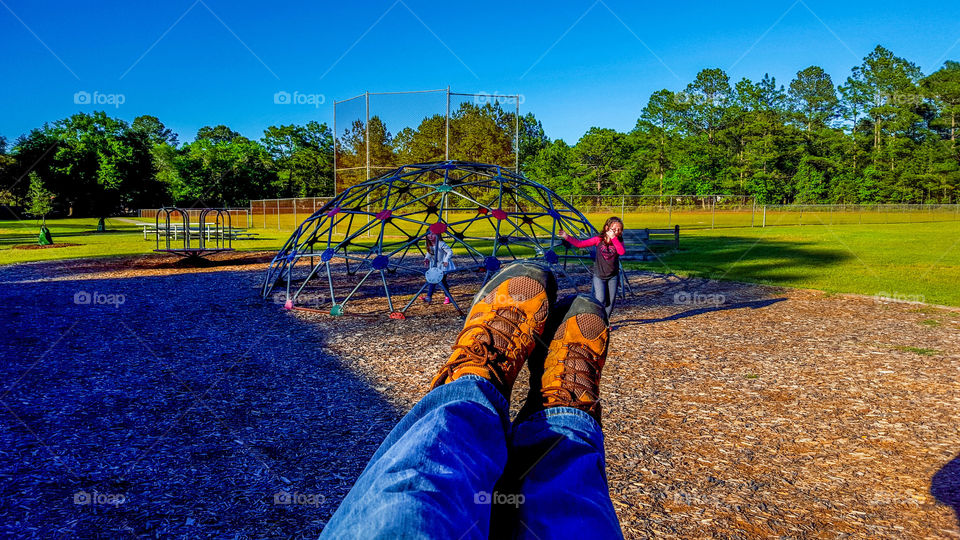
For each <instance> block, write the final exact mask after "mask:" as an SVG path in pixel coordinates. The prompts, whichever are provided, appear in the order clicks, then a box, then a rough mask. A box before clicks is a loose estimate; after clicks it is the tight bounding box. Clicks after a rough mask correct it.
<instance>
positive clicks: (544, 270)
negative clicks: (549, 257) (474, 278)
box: [470, 261, 557, 309]
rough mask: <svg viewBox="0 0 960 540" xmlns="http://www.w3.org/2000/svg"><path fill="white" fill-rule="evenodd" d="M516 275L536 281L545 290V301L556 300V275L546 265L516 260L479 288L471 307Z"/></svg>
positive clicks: (551, 302) (550, 303)
mask: <svg viewBox="0 0 960 540" xmlns="http://www.w3.org/2000/svg"><path fill="white" fill-rule="evenodd" d="M516 277H528V278H530V279H533V280H534V281H537V282H538V283H540V284H541V285H543V288H544V289H545V290H546V291H547V301H548V302H549V305H551V306H552V305H553V303H554V302H555V301H556V300H557V277H556V276H554V275H553V271H551V270H550V268H548V267H547V266H545V265H543V264H540V263H537V262H533V261H518V262H513V263H510V264H509V265H507V266H505V267H503V269H502V270H500V271H499V272H497V273H496V274H495V275H494V276H493V277H492V278H490V281H488V282H487V284H486V285H484V286H483V287H481V288H480V290H479V291H478V292H477V294H476V295H474V297H473V302H471V303H470V307H471V309H472V308H473V306H475V305H476V304H477V302H479V301H480V300H481V299H483V298H484V297H485V296H487V295H488V294H490V292H491V291H493V290H494V289H496V288H497V287H499V286H500V285H502V284H503V282H505V281H507V280H508V279H512V278H516Z"/></svg>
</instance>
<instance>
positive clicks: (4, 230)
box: [0, 218, 290, 264]
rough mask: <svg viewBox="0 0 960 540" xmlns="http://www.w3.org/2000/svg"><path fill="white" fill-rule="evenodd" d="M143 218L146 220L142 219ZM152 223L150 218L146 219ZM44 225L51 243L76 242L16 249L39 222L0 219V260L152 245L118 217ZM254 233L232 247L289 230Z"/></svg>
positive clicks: (124, 251)
mask: <svg viewBox="0 0 960 540" xmlns="http://www.w3.org/2000/svg"><path fill="white" fill-rule="evenodd" d="M144 222H146V220H144ZM149 222H150V223H151V224H152V223H153V220H149ZM47 226H48V227H49V228H50V232H51V233H52V234H53V241H54V243H55V244H78V245H74V246H66V247H48V248H43V249H16V248H15V246H20V245H35V244H36V243H37V233H38V232H39V230H40V225H39V222H36V221H34V220H24V221H13V220H7V221H0V264H10V263H15V262H27V261H44V260H51V259H74V258H79V257H107V256H114V255H142V254H144V253H150V252H152V251H153V249H154V248H155V247H156V241H155V238H154V237H153V236H152V235H149V234H148V235H147V238H148V239H147V240H144V239H143V229H142V228H141V227H140V226H138V225H135V224H132V223H127V222H124V221H121V220H118V219H108V220H107V232H105V233H97V232H96V230H97V219H96V218H80V219H49V220H47ZM251 232H256V233H258V235H259V236H258V237H257V239H255V240H236V241H234V242H233V247H234V248H236V249H240V250H275V249H277V248H278V247H279V246H280V245H281V244H282V243H283V241H284V240H286V239H287V237H288V236H289V235H290V232H289V231H277V230H276V229H252V230H251Z"/></svg>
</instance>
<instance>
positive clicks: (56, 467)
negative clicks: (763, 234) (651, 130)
mask: <svg viewBox="0 0 960 540" xmlns="http://www.w3.org/2000/svg"><path fill="white" fill-rule="evenodd" d="M265 260H269V255H268V254H235V255H224V256H222V259H221V260H219V261H218V262H217V263H216V264H214V265H211V266H210V267H207V268H200V269H196V268H185V267H182V266H178V265H177V261H176V260H175V259H173V258H164V257H153V256H150V257H142V258H125V259H110V260H98V261H92V260H91V261H82V260H78V261H71V262H63V263H58V264H54V263H31V264H24V265H15V266H8V267H4V268H0V298H2V299H3V303H4V306H5V308H4V315H3V317H4V319H5V324H4V326H5V333H6V335H7V337H5V339H4V340H3V341H2V342H0V345H2V349H0V356H2V362H0V373H2V376H3V380H5V381H7V382H6V383H5V389H4V392H5V393H4V394H3V397H0V402H2V406H3V407H2V408H3V410H2V411H0V414H2V420H0V426H2V428H3V429H2V431H0V534H3V535H4V536H8V535H12V534H15V535H17V536H28V537H29V536H35V537H47V536H57V535H68V534H69V535H80V536H91V535H105V536H108V535H119V536H121V537H122V536H131V537H133V536H151V537H154V536H156V537H161V536H171V535H172V536H204V537H206V536H216V537H227V538H261V537H281V536H282V537H313V536H316V534H317V533H318V532H319V530H321V529H322V527H323V524H324V523H325V522H326V520H327V519H328V518H329V515H330V514H331V513H332V512H333V510H335V509H336V506H337V504H338V503H339V500H340V499H341V498H342V497H343V495H344V494H345V493H346V491H347V490H349V488H350V486H351V485H352V482H353V481H354V480H355V479H356V477H357V475H359V473H360V471H361V470H362V468H363V466H364V464H365V463H366V460H367V459H369V456H370V455H371V454H372V452H373V451H374V450H375V449H376V447H377V445H378V444H379V442H380V441H381V440H382V439H383V437H384V436H385V435H386V433H387V432H388V431H389V429H390V428H391V427H392V425H393V424H394V423H395V422H396V420H397V419H398V418H399V417H400V416H401V415H402V414H403V413H404V412H405V411H406V410H409V408H410V407H411V406H412V405H413V404H414V403H416V401H417V400H418V399H420V398H421V397H423V395H424V394H425V393H426V391H427V386H428V384H429V380H430V378H431V377H432V375H433V374H434V373H435V371H436V369H437V367H438V366H439V365H440V364H441V363H442V362H443V360H444V359H445V358H446V356H447V354H448V353H449V345H450V341H451V340H452V338H453V336H455V335H456V333H457V332H458V331H459V329H460V327H461V326H462V319H461V318H460V317H459V316H458V315H457V314H456V313H455V311H454V310H453V309H451V308H450V306H443V305H441V304H440V303H439V302H436V301H435V303H434V304H432V305H430V306H425V305H423V304H421V303H419V302H418V303H415V304H414V305H413V307H412V308H411V309H410V311H409V312H408V318H407V319H406V320H393V319H389V318H387V317H386V316H380V317H355V316H343V317H331V316H329V315H323V314H317V313H311V312H305V311H285V310H283V309H282V307H281V305H280V304H279V303H277V302H275V301H264V300H262V299H260V298H259V296H258V287H259V285H260V279H261V278H262V270H263V268H264V261H265ZM632 283H633V285H634V290H635V292H636V293H637V294H636V295H635V296H632V297H630V298H628V299H627V300H626V301H625V302H623V303H621V305H619V306H618V308H617V310H616V312H615V314H614V318H613V326H614V329H613V332H612V336H611V345H610V354H609V358H608V361H607V366H606V368H605V369H604V374H603V383H602V397H603V399H604V435H605V439H606V441H605V444H606V452H607V456H606V458H607V477H608V480H609V485H610V493H611V497H612V499H613V502H614V507H615V508H616V510H617V513H618V516H619V518H620V523H621V526H622V528H623V531H624V533H625V535H626V536H627V538H650V537H678V538H680V537H683V538H689V537H714V536H716V537H736V538H755V537H764V538H766V537H773V536H777V537H810V538H819V537H831V538H832V537H837V536H849V537H857V538H867V537H869V538H874V537H890V538H956V537H960V526H958V516H960V454H958V453H960V416H958V414H957V411H958V410H960V312H958V311H957V310H952V309H943V308H935V307H929V306H918V305H912V304H903V303H890V302H883V301H878V300H875V299H871V298H863V297H855V296H847V295H827V294H824V293H821V292H817V291H806V290H795V289H778V288H773V287H764V286H756V285H748V284H739V283H731V282H711V281H706V280H695V279H678V278H675V277H670V276H666V277H665V276H657V275H652V274H635V275H634V276H633V278H632ZM467 289H468V284H467V283H466V282H464V283H462V284H457V283H454V293H455V295H456V298H457V300H458V301H461V300H462V301H463V302H464V303H468V302H469V291H468V290H467ZM81 290H82V291H89V292H93V291H96V292H99V293H103V294H114V295H117V294H124V295H125V301H124V303H123V304H122V305H120V306H112V305H82V304H81V305H78V304H76V303H75V302H74V300H73V297H74V295H75V294H77V292H78V291H81ZM440 298H442V296H440ZM374 301H376V299H375V298H374V297H373V296H372V295H371V296H364V295H361V297H360V298H359V299H358V301H357V307H358V308H360V307H363V305H364V303H365V302H367V303H371V302H374ZM525 377H526V374H525V373H524V374H522V375H521V380H520V381H519V382H518V384H517V389H516V390H515V391H514V400H515V401H519V400H520V397H521V396H522V395H523V393H524V390H523V389H524V387H525V384H526V382H525ZM334 383H335V384H334ZM516 405H517V403H515V404H514V407H516ZM80 491H84V492H94V491H96V492H97V493H100V494H124V495H125V497H126V499H125V502H123V503H122V504H116V505H110V504H100V505H97V504H91V505H82V504H74V496H75V495H76V493H78V492H80ZM283 491H289V492H297V493H300V494H304V495H305V496H309V495H311V494H317V495H320V497H318V498H315V499H309V498H306V499H305V500H306V501H308V503H307V504H301V505H299V506H298V505H277V504H274V498H273V497H274V496H275V495H276V494H277V493H278V492H283ZM311 500H313V501H316V502H317V504H316V505H311V504H309V501H311Z"/></svg>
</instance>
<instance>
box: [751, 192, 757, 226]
mask: <svg viewBox="0 0 960 540" xmlns="http://www.w3.org/2000/svg"><path fill="white" fill-rule="evenodd" d="M756 215H757V200H756V199H753V206H752V207H751V208H750V227H753V219H754V216H756Z"/></svg>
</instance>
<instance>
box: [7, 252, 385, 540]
mask: <svg viewBox="0 0 960 540" xmlns="http://www.w3.org/2000/svg"><path fill="white" fill-rule="evenodd" d="M259 279H260V273H259V272H237V271H223V272H215V273H191V274H177V275H168V276H148V277H132V278H124V279H92V280H71V279H66V280H63V281H50V282H44V283H29V282H26V283H16V284H12V283H7V284H4V285H3V286H2V287H0V301H2V304H3V305H4V306H5V307H4V310H3V312H2V314H0V317H2V318H3V321H4V333H5V334H6V337H5V338H4V339H3V340H0V378H2V380H4V381H7V382H6V383H4V385H3V388H2V392H3V394H2V397H0V402H2V407H0V426H2V429H0V448H4V449H5V450H4V452H2V453H0V513H2V514H3V515H4V516H6V518H7V519H5V520H4V523H3V524H0V535H2V536H11V537H21V536H30V535H39V536H55V535H62V534H69V535H70V536H80V537H98V536H102V535H110V534H117V533H118V532H119V534H121V535H123V533H124V532H125V533H126V534H127V535H129V536H175V537H234V536H235V535H237V534H241V535H245V536H248V537H251V538H259V537H301V536H310V537H316V536H317V535H318V534H319V531H320V529H321V528H322V526H323V524H324V523H325V522H326V521H327V520H328V519H329V516H330V515H331V514H332V513H333V511H334V510H335V509H336V507H337V506H338V505H339V502H340V501H341V500H342V498H343V497H344V496H345V495H346V492H347V491H348V490H349V488H350V487H351V486H352V484H353V482H354V481H355V479H356V478H357V477H358V476H359V474H360V472H361V471H362V469H363V467H364V466H365V465H366V461H367V459H369V456H371V455H372V454H373V452H374V451H375V450H376V448H377V447H378V446H379V444H380V442H381V441H382V440H383V438H384V437H385V436H386V434H387V433H388V432H389V430H390V429H391V428H392V427H393V425H394V424H395V423H396V421H397V419H398V418H399V417H400V416H401V414H402V413H401V411H399V410H397V409H396V408H395V407H394V406H393V405H391V404H390V403H389V402H387V401H386V400H385V399H384V398H383V396H381V395H380V393H379V392H378V391H376V390H375V389H373V388H371V387H370V384H369V382H368V381H367V380H366V379H365V378H364V377H363V376H361V375H359V374H358V373H356V372H355V371H354V370H353V369H352V368H351V361H350V358H342V357H338V356H337V355H335V354H333V353H332V352H331V350H330V349H329V348H328V347H326V346H325V345H324V344H325V342H326V338H327V335H326V332H324V331H323V330H321V329H319V328H318V326H317V325H314V324H309V323H308V322H305V321H302V320H301V319H299V318H297V317H294V316H292V315H291V314H290V313H289V312H286V311H284V310H282V309H281V307H280V306H278V305H276V304H272V303H270V302H266V301H264V300H263V299H261V298H260V297H259V295H258V294H257V292H258V289H257V288H256V285H257V283H258V281H259ZM38 298H43V301H42V302H40V301H38V300H37V299H38ZM121 298H122V301H120V299H121ZM281 492H289V493H294V492H295V493H299V494H301V495H303V496H304V497H306V498H305V500H306V501H307V502H308V504H306V505H302V504H301V505H297V504H293V505H282V504H280V505H278V504H275V498H274V497H275V495H276V494H278V493H281ZM84 493H85V494H87V495H86V497H88V500H89V498H91V497H92V498H93V499H94V500H93V502H92V504H86V505H85V504H77V503H76V500H77V499H76V497H78V496H79V497H81V502H82V497H83V496H84V495H83V494H84ZM116 495H122V496H123V499H124V500H123V502H122V503H119V504H109V503H103V500H102V499H103V498H104V497H110V496H116ZM98 496H99V497H100V499H96V497H98ZM311 497H312V498H311ZM112 500H116V498H114V499H112ZM312 503H316V504H315V505H314V504H312Z"/></svg>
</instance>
